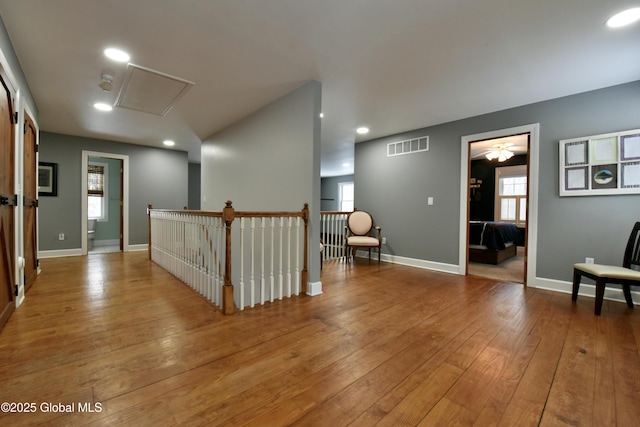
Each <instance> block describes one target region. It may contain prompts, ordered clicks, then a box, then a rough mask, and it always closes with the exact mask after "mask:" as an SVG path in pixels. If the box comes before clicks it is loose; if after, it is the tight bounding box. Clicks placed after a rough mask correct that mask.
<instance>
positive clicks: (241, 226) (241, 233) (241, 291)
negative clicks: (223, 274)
mask: <svg viewBox="0 0 640 427" xmlns="http://www.w3.org/2000/svg"><path fill="white" fill-rule="evenodd" d="M238 288H239V289H238V290H239V292H238V293H239V294H240V295H239V297H240V310H244V217H242V218H240V286H239V287H238Z"/></svg>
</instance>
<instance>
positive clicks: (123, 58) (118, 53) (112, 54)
mask: <svg viewBox="0 0 640 427" xmlns="http://www.w3.org/2000/svg"><path fill="white" fill-rule="evenodd" d="M104 54H105V55H107V57H108V58H110V59H113V60H114V61H118V62H128V61H129V58H130V57H129V54H128V53H127V52H125V51H123V50H120V49H114V48H108V49H105V50H104Z"/></svg>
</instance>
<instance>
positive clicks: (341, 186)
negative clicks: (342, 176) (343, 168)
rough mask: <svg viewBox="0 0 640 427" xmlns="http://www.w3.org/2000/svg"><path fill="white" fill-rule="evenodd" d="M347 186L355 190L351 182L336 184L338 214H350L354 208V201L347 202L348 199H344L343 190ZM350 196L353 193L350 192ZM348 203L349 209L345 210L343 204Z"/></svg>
mask: <svg viewBox="0 0 640 427" xmlns="http://www.w3.org/2000/svg"><path fill="white" fill-rule="evenodd" d="M347 186H350V187H351V188H352V189H353V190H355V188H354V186H353V181H351V182H341V183H339V184H338V211H340V212H352V211H353V208H354V203H355V200H348V199H346V200H345V198H344V188H345V187H347ZM352 194H353V191H352ZM354 199H355V197H354ZM349 202H350V206H351V209H345V208H344V204H345V203H349Z"/></svg>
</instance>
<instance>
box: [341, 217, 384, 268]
mask: <svg viewBox="0 0 640 427" xmlns="http://www.w3.org/2000/svg"><path fill="white" fill-rule="evenodd" d="M373 230H376V231H377V236H376V237H374V236H372V235H371V234H372V232H373ZM381 230H382V229H381V228H380V227H379V226H374V224H373V217H372V216H371V215H370V214H369V212H366V211H359V210H355V211H353V212H351V213H350V214H349V216H348V217H347V224H346V239H345V243H344V244H345V247H344V255H345V257H346V259H347V260H349V258H350V257H351V256H354V257H355V253H354V252H353V251H354V250H355V249H356V248H368V249H369V259H371V248H378V263H379V262H380V249H381V248H382V234H381Z"/></svg>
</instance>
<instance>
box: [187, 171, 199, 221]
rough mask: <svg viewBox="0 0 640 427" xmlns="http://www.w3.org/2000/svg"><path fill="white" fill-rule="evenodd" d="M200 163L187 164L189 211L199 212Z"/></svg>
mask: <svg viewBox="0 0 640 427" xmlns="http://www.w3.org/2000/svg"><path fill="white" fill-rule="evenodd" d="M200 180H201V177H200V163H189V204H188V205H187V207H188V208H189V209H190V210H194V211H197V210H200V199H201V194H200Z"/></svg>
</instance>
